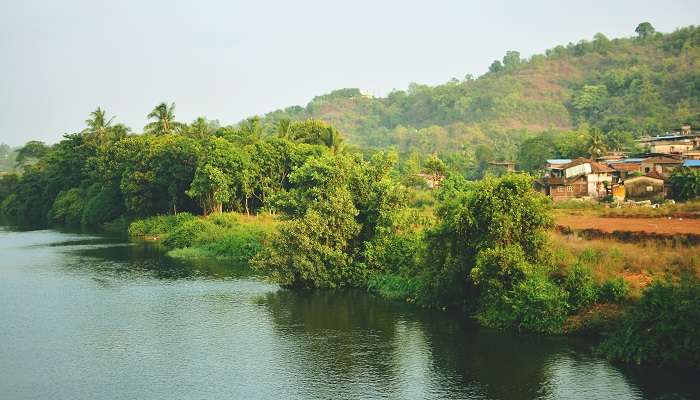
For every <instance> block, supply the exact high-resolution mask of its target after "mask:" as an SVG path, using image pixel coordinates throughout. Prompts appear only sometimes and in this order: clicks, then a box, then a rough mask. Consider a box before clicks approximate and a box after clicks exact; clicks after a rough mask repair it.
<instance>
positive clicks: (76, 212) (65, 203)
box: [48, 188, 85, 226]
mask: <svg viewBox="0 0 700 400" xmlns="http://www.w3.org/2000/svg"><path fill="white" fill-rule="evenodd" d="M84 207H85V192H84V191H83V190H82V189H80V188H73V189H69V190H63V191H61V192H60V193H59V194H58V196H56V199H55V200H54V202H53V205H52V206H51V209H50V210H49V215H48V217H49V222H51V223H54V224H61V225H62V224H65V225H69V226H76V225H80V221H81V219H82V215H83V208H84Z"/></svg>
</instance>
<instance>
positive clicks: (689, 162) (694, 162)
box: [683, 160, 700, 167]
mask: <svg viewBox="0 0 700 400" xmlns="http://www.w3.org/2000/svg"><path fill="white" fill-rule="evenodd" d="M683 166H684V167H700V160H685V161H683Z"/></svg>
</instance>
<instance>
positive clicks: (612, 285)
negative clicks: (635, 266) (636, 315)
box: [598, 278, 630, 303]
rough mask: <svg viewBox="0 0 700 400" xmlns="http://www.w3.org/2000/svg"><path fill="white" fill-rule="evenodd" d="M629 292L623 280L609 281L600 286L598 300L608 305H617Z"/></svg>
mask: <svg viewBox="0 0 700 400" xmlns="http://www.w3.org/2000/svg"><path fill="white" fill-rule="evenodd" d="M629 291H630V287H629V285H628V284H627V282H625V280H624V279H622V278H615V279H610V280H608V281H605V282H603V284H602V285H600V288H599V289H598V299H599V300H602V301H607V302H609V303H619V302H621V301H623V300H625V298H627V295H628V294H629Z"/></svg>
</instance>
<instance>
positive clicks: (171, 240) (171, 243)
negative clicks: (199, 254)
mask: <svg viewBox="0 0 700 400" xmlns="http://www.w3.org/2000/svg"><path fill="white" fill-rule="evenodd" d="M218 229H221V228H219V227H217V226H216V225H214V224H213V223H211V222H209V221H207V220H205V219H201V218H192V219H188V220H186V221H184V222H183V223H181V224H179V225H178V226H177V227H176V228H175V229H174V230H173V231H171V232H168V234H167V236H166V238H165V240H163V244H164V245H165V246H167V247H170V248H174V249H175V248H180V249H181V248H183V247H190V246H192V245H193V244H194V243H195V242H197V241H198V240H199V239H200V237H201V236H202V235H203V234H205V233H207V232H208V231H214V230H218Z"/></svg>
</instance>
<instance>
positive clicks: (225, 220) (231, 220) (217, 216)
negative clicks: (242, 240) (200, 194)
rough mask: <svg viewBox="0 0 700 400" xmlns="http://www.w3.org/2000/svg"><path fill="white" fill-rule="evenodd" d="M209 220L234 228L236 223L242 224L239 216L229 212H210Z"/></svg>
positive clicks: (215, 223) (223, 226)
mask: <svg viewBox="0 0 700 400" xmlns="http://www.w3.org/2000/svg"><path fill="white" fill-rule="evenodd" d="M207 220H208V221H210V222H211V223H213V224H214V225H218V226H220V227H222V228H233V227H235V226H236V225H240V223H239V222H238V216H237V215H236V214H234V213H229V212H227V213H214V214H209V216H208V217H207Z"/></svg>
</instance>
